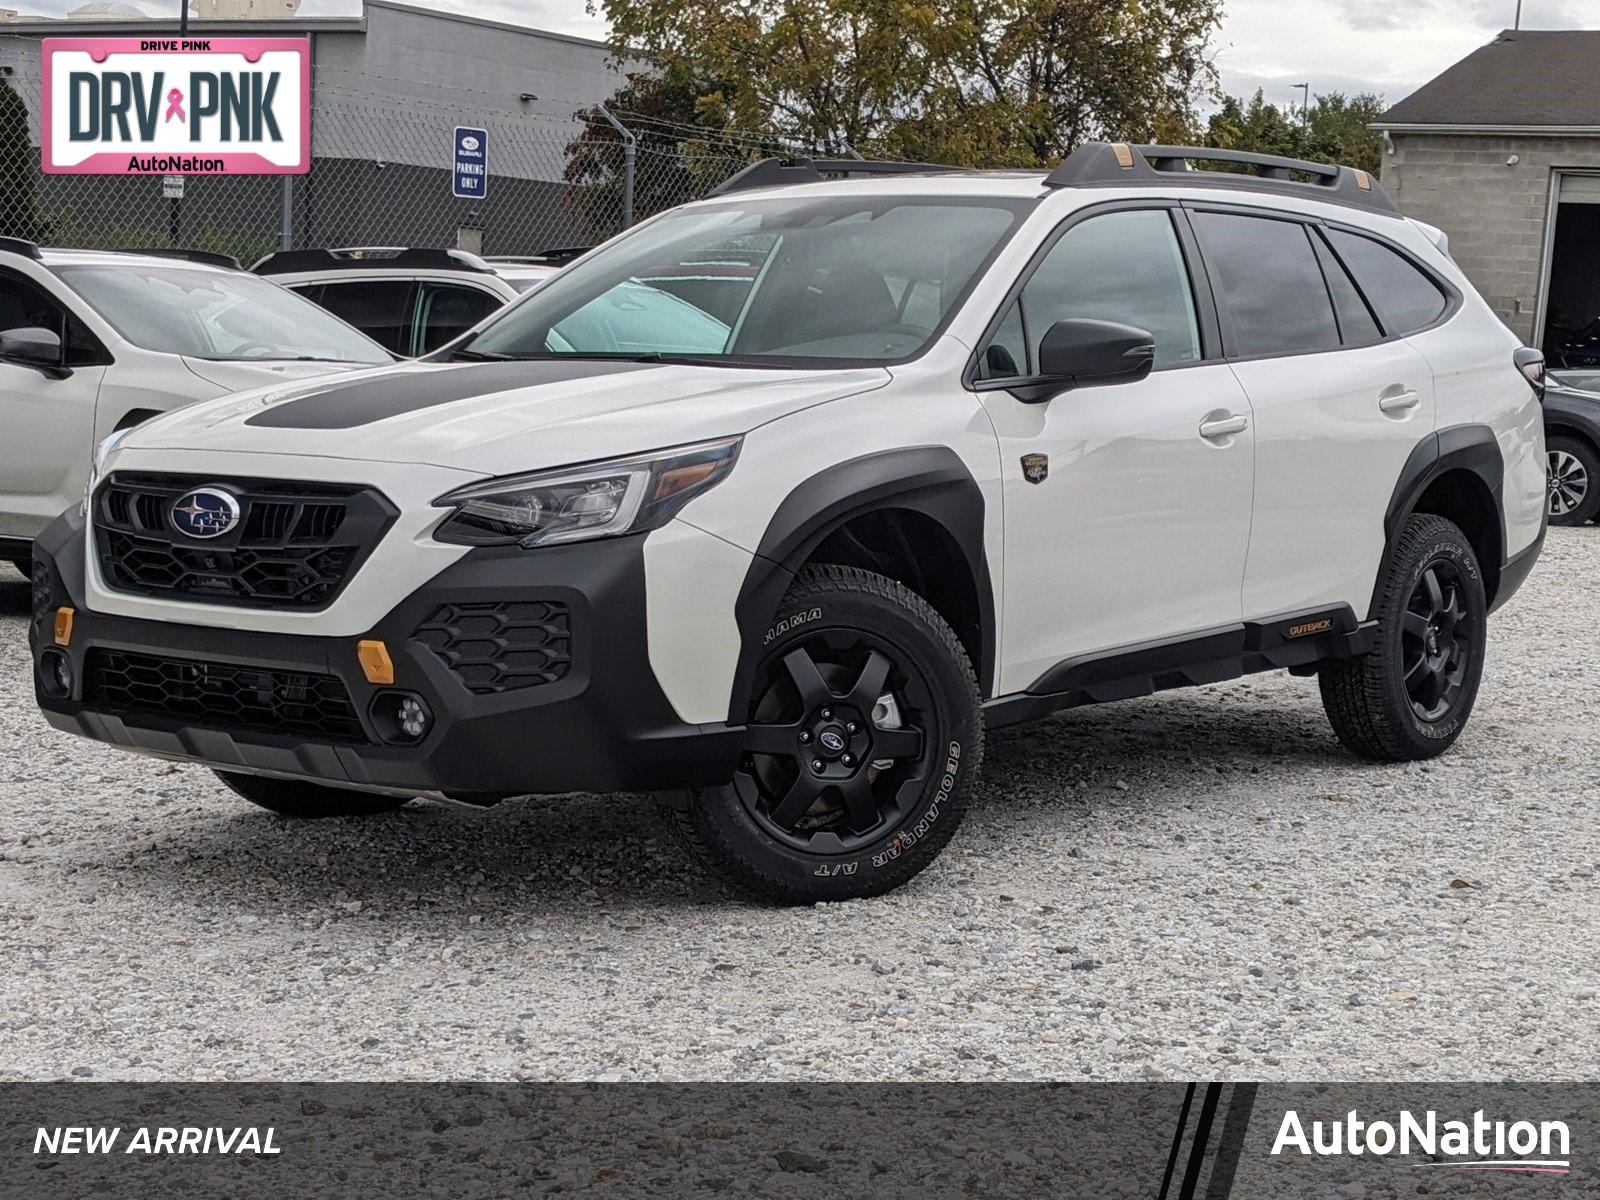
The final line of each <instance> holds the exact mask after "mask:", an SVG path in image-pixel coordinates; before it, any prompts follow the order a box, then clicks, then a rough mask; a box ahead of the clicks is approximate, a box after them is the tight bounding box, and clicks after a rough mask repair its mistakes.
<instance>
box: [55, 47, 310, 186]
mask: <svg viewBox="0 0 1600 1200" xmlns="http://www.w3.org/2000/svg"><path fill="white" fill-rule="evenodd" d="M309 61H310V43H309V42H308V41H307V39H305V38H303V37H250V38H214V37H202V38H175V37H99V38H66V37H59V38H58V37H51V38H45V39H44V46H43V73H44V114H43V122H42V125H43V135H44V136H43V138H42V143H43V146H42V153H41V158H42V163H41V165H42V167H43V169H44V171H45V173H46V174H69V175H72V174H75V175H162V176H169V177H170V176H179V175H298V174H303V173H304V172H306V171H308V170H310V169H311V72H310V70H309V69H308V67H309Z"/></svg>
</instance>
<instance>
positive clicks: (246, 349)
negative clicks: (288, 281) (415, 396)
mask: <svg viewBox="0 0 1600 1200" xmlns="http://www.w3.org/2000/svg"><path fill="white" fill-rule="evenodd" d="M393 361H394V359H393V357H392V356H391V355H388V354H385V353H384V352H383V350H382V349H381V348H379V347H378V346H377V345H376V344H374V343H373V342H372V341H370V340H369V339H367V338H366V337H363V336H362V335H361V334H360V333H357V332H356V331H355V330H354V329H351V328H350V327H349V326H348V325H346V324H344V322H342V321H339V320H336V319H335V318H333V317H330V316H329V315H328V314H327V313H325V312H323V311H322V310H321V309H319V308H317V307H316V306H315V305H313V304H310V303H307V302H306V301H305V300H302V299H301V298H300V297H298V296H295V295H293V294H291V293H289V292H286V291H284V290H283V289H282V288H279V287H274V286H272V285H271V284H268V283H264V282H263V281H261V280H259V279H256V278H254V277H253V276H251V275H248V274H246V273H245V272H244V271H243V270H242V269H240V267H239V264H238V263H237V262H235V261H234V260H232V259H230V258H227V257H225V256H223V255H220V254H205V253H201V252H193V253H189V252H162V251H143V252H139V253H124V252H120V251H105V250H54V249H41V248H40V247H38V246H35V245H34V244H33V243H32V242H25V241H20V240H18V239H15V238H0V430H3V431H4V436H3V437H0V558H9V559H12V560H13V561H14V562H16V564H17V565H18V567H19V568H21V569H22V570H23V571H24V573H26V571H27V560H28V555H29V545H30V543H31V542H32V540H33V538H34V536H35V535H36V534H37V533H38V532H39V531H40V530H41V529H43V528H44V527H45V526H46V525H47V524H49V522H50V521H51V520H52V519H53V518H55V517H56V516H57V515H59V514H60V513H61V511H62V510H63V509H65V508H68V507H69V506H71V505H74V504H77V503H78V501H79V499H80V498H81V497H82V494H83V484H84V480H85V479H86V478H87V477H88V474H89V463H90V456H91V455H92V454H93V453H94V449H95V447H96V445H98V444H99V443H100V442H101V441H102V440H103V439H104V438H105V437H106V436H107V435H108V434H110V433H112V432H114V431H116V430H119V429H126V428H128V427H129V426H131V425H135V424H137V423H138V422H140V421H142V420H144V419H145V418H147V417H151V416H154V415H156V414H157V413H163V412H166V411H167V410H169V409H173V408H177V407H178V406H179V405H182V404H188V403H191V402H193V401H195V400H209V399H212V398H213V397H216V396H221V395H225V394H227V393H229V392H237V391H242V390H244V389H245V388H252V387H257V386H259V385H261V384H263V383H270V382H273V381H280V382H281V381H284V380H291V379H303V378H306V377H308V376H311V375H325V374H327V373H329V372H330V371H345V370H349V369H350V368H352V367H358V366H361V367H366V366H373V365H377V364H386V363H392V362H393Z"/></svg>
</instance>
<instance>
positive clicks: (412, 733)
mask: <svg viewBox="0 0 1600 1200" xmlns="http://www.w3.org/2000/svg"><path fill="white" fill-rule="evenodd" d="M396 720H397V721H398V722H399V725H400V732H401V733H403V734H405V735H406V736H407V737H408V738H411V739H413V740H415V739H417V738H420V737H421V736H422V735H423V734H425V733H427V732H428V726H429V724H431V722H432V718H431V717H430V716H429V715H428V710H427V707H426V706H425V705H424V704H423V703H422V701H421V700H418V699H417V698H416V697H415V696H407V697H406V698H405V699H404V700H402V701H400V711H399V713H397V714H396Z"/></svg>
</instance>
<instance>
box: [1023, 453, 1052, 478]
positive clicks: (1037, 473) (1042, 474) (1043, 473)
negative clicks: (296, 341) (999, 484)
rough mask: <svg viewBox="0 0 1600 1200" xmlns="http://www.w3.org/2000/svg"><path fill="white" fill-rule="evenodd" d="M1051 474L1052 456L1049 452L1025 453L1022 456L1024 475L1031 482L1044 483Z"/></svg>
mask: <svg viewBox="0 0 1600 1200" xmlns="http://www.w3.org/2000/svg"><path fill="white" fill-rule="evenodd" d="M1049 476H1050V456H1049V455H1048V454H1024V455H1023V456H1022V477H1023V478H1024V479H1026V480H1027V481H1028V482H1029V483H1043V482H1044V481H1045V480H1046V479H1047V478H1049Z"/></svg>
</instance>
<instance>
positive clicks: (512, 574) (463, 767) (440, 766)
mask: <svg viewBox="0 0 1600 1200" xmlns="http://www.w3.org/2000/svg"><path fill="white" fill-rule="evenodd" d="M85 544H86V539H85V538H84V536H83V525H82V518H81V517H79V516H78V515H77V514H76V513H75V512H74V513H71V514H68V515H67V516H64V517H62V518H61V519H60V520H58V521H57V522H56V523H55V524H54V525H52V526H51V527H50V528H49V529H48V530H46V531H45V533H44V534H43V535H42V536H41V537H40V539H39V541H38V542H37V543H36V546H35V560H36V564H42V565H40V566H38V567H36V570H35V589H36V591H35V603H34V620H33V623H32V625H31V627H30V643H31V645H32V649H33V661H34V687H35V695H36V697H37V699H38V703H39V706H40V708H41V709H42V710H43V711H44V714H45V716H46V718H47V719H48V720H49V721H50V723H51V724H52V725H54V726H55V727H56V728H57V729H62V730H65V731H67V732H69V733H76V734H79V735H81V736H84V737H90V738H94V739H95V740H97V741H102V742H107V743H110V744H112V745H117V746H122V747H125V748H127V749H130V750H136V751H140V752H143V753H148V754H155V755H160V756H163V757H169V758H176V759H185V760H192V761H196V762H202V763H205V764H207V765H209V766H213V767H217V768H220V769H223V770H236V771H247V772H256V773H264V774H275V775H285V776H293V777H302V778H307V779H314V780H318V781H324V782H328V783H332V784H338V785H343V786H354V787H359V788H364V789H370V790H375V791H385V792H393V793H403V794H415V795H446V796H451V797H459V798H463V799H469V800H475V801H480V802H486V801H491V800H494V799H498V798H501V797H504V796H513V795H525V794H532V793H559V792H571V791H614V790H627V791H653V790H666V789H678V788H686V787H709V786H715V785H717V784H720V783H724V782H726V781H727V780H728V779H729V778H731V776H732V774H733V771H734V768H735V766H736V765H737V762H738V756H739V753H740V746H741V741H742V737H741V735H742V730H741V729H739V728H738V727H730V726H727V725H692V724H685V723H684V722H682V721H681V720H679V718H678V717H677V714H676V712H675V711H674V710H673V708H672V705H671V704H670V702H669V701H668V700H667V698H666V696H665V695H664V693H663V692H662V689H661V687H660V685H659V683H658V682H657V680H656V678H655V676H654V674H653V673H652V671H651V668H650V658H649V652H648V647H647V637H646V624H645V623H646V614H645V575H644V561H643V538H642V537H624V538H616V539H611V540H606V541H597V542H589V543H579V544H575V545H570V546H552V547H547V548H544V549H541V550H538V551H534V552H531V553H530V552H523V551H518V550H515V549H509V550H507V549H480V550H474V551H472V552H471V553H469V554H467V555H466V556H464V557H462V558H461V559H459V560H458V561H457V562H456V563H455V564H454V565H452V566H450V567H447V568H446V569H445V570H443V571H442V572H440V573H439V574H438V575H436V576H434V578H433V579H431V580H429V581H428V582H427V583H426V584H424V585H423V586H422V587H420V588H418V589H417V590H416V591H415V592H413V593H412V594H411V595H409V596H406V597H405V598H404V599H402V600H401V601H400V602H399V603H398V604H396V605H395V607H394V608H393V609H392V610H390V612H389V613H388V614H387V615H386V616H385V617H383V618H382V620H380V621H379V622H378V623H377V625H376V626H374V627H373V628H372V629H371V630H370V631H369V632H367V633H365V634H363V635H362V637H364V638H368V639H378V640H381V641H383V642H384V643H385V645H386V646H387V648H388V651H389V654H390V656H391V658H392V660H393V663H394V684H393V685H392V686H376V685H373V684H370V683H368V682H367V679H366V675H365V674H364V672H363V670H362V667H361V664H360V662H359V660H358V658H357V651H356V642H357V640H358V639H356V638H350V637H319V636H308V635H296V634H281V633H260V632H253V631H248V630H239V629H224V628H211V627H201V626H196V625H180V624H173V623H168V622H165V621H153V620H145V619H138V618H131V617H123V616H115V615H111V614H107V613H98V612H93V611H90V610H88V609H87V608H86V607H85V605H84V597H85V588H84V566H85V564H84V554H85ZM529 600H539V601H545V602H548V603H552V604H557V605H564V606H565V608H566V617H567V621H568V630H569V636H570V665H566V666H564V668H563V672H562V673H561V675H560V677H559V678H557V679H554V680H552V681H549V682H540V683H537V684H535V685H533V686H520V687H516V688H513V689H510V690H504V691H499V692H493V693H483V692H475V691H473V690H471V689H470V688H469V686H468V683H467V682H466V681H465V680H464V678H463V676H461V675H459V674H457V672H456V671H455V670H453V669H452V667H451V666H450V665H449V664H448V663H447V662H446V660H445V659H444V658H443V657H441V656H440V655H439V654H438V653H436V652H435V651H434V650H433V649H430V648H429V646H427V645H424V644H423V643H422V642H420V641H418V640H417V638H416V636H415V635H416V633H417V631H418V627H419V626H421V625H423V624H424V623H425V622H428V621H429V620H430V618H434V617H436V616H437V614H438V613H439V611H440V610H441V609H443V608H446V607H447V606H451V605H462V604H473V605H484V604H494V603H498V602H503V603H508V604H509V603H517V602H526V601H529ZM62 605H69V606H71V607H73V608H74V609H75V610H76V611H75V616H74V620H73V627H72V635H71V639H70V642H69V644H68V645H66V646H65V647H57V646H55V644H54V631H53V626H52V621H53V614H54V612H55V610H56V608H58V607H60V606H62ZM117 651H120V652H132V653H134V654H139V655H150V656H157V657H161V658H170V659H183V660H192V661H195V662H203V663H206V664H220V665H222V666H224V667H242V668H249V669H252V670H258V671H279V672H303V673H305V674H306V675H308V676H332V677H336V678H337V679H338V681H340V683H342V685H343V688H344V690H345V691H346V692H347V693H348V696H349V701H350V704H351V706H352V707H353V709H354V713H355V715H356V717H357V719H358V720H359V724H360V731H359V733H355V734H351V735H350V736H347V737H345V738H343V739H342V740H341V739H338V738H320V737H318V736H317V735H316V734H315V733H314V732H313V733H303V732H287V731H282V730H273V729H270V728H260V727H245V726H244V725H241V724H239V723H238V722H235V721H232V720H230V719H228V718H226V717H214V716H212V715H210V714H206V715H198V716H197V715H182V716H180V715H174V714H172V713H171V712H164V711H159V710H158V711H152V709H153V708H154V709H159V706H157V705H141V706H139V707H138V710H137V711H131V710H128V709H126V708H122V709H119V708H118V707H116V706H112V705H107V704H105V703H88V702H86V701H85V698H84V697H85V685H86V681H87V676H88V672H89V669H90V666H91V663H90V659H91V656H92V655H95V654H96V653H97V652H101V654H102V655H103V654H104V653H105V652H117ZM60 653H64V654H65V655H66V656H67V659H68V661H69V663H70V665H71V668H72V679H73V683H72V687H71V690H70V693H69V694H68V695H66V696H64V697H60V698H53V697H52V696H51V695H49V694H48V693H47V691H46V689H45V687H44V686H43V685H42V682H41V665H42V662H43V660H45V658H46V656H47V655H55V654H60ZM95 661H96V662H99V661H103V658H102V659H97V660H95ZM396 690H403V691H405V692H409V693H412V694H414V695H416V696H419V697H421V699H422V700H423V701H424V703H425V704H426V706H427V708H428V709H429V710H430V712H431V715H432V718H433V721H432V725H431V727H430V729H429V731H428V733H427V734H426V736H425V737H423V738H422V739H421V740H420V741H418V742H416V743H415V744H392V743H386V742H385V741H384V740H383V739H384V737H385V736H386V734H392V732H393V731H392V729H387V728H386V727H385V725H384V724H383V721H382V719H381V717H379V716H377V715H375V713H374V704H375V702H376V701H378V699H379V697H380V696H382V695H384V694H386V693H387V694H392V693H393V692H395V691H396Z"/></svg>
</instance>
